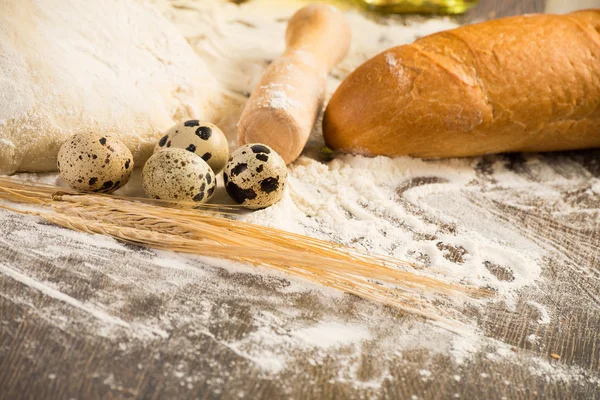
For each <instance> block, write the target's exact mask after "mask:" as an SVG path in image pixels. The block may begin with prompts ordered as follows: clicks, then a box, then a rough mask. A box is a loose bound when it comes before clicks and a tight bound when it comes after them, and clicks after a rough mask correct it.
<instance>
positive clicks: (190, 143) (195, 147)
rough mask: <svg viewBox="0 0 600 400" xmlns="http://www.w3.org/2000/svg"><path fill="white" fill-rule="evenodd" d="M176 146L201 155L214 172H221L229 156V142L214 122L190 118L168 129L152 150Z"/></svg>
mask: <svg viewBox="0 0 600 400" xmlns="http://www.w3.org/2000/svg"><path fill="white" fill-rule="evenodd" d="M172 147H176V148H179V149H185V150H188V151H191V152H192V153H195V154H197V155H199V156H200V157H202V159H203V160H204V161H206V162H207V163H208V165H210V167H211V168H212V169H213V171H214V173H215V174H218V173H219V172H221V170H222V169H223V167H225V164H226V163H227V157H229V144H228V143H227V138H226V137H225V135H224V134H223V132H222V131H221V130H220V129H219V128H218V127H217V126H216V125H214V124H211V123H210V122H206V121H199V120H197V119H192V120H189V121H185V122H180V123H178V124H177V125H175V126H173V127H172V128H171V129H169V130H168V131H167V132H166V134H165V135H164V136H163V137H162V138H161V139H160V140H159V141H158V143H157V144H156V146H155V147H154V152H155V153H156V152H157V151H160V150H163V149H168V148H172Z"/></svg>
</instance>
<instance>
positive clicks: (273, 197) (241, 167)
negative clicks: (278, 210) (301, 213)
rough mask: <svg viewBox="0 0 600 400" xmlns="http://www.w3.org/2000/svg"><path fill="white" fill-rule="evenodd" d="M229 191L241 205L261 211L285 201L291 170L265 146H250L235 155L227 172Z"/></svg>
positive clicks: (224, 174)
mask: <svg viewBox="0 0 600 400" xmlns="http://www.w3.org/2000/svg"><path fill="white" fill-rule="evenodd" d="M223 180H224V182H225V188H226V189H227V193H229V195H230V196H231V198H232V199H233V200H234V201H235V202H236V203H238V204H241V205H243V206H246V207H248V208H253V209H258V208H264V207H268V206H270V205H273V204H275V203H277V202H278V201H279V200H281V198H282V197H283V193H284V192H285V186H286V182H287V168H286V166H285V162H284V161H283V158H281V156H280V155H279V154H277V153H276V152H275V150H273V149H272V148H270V147H269V146H267V145H264V144H258V143H254V144H247V145H244V146H242V147H240V148H238V149H237V150H236V151H234V152H233V154H232V155H231V158H230V159H229V161H228V162H227V165H226V166H225V170H224V171H223Z"/></svg>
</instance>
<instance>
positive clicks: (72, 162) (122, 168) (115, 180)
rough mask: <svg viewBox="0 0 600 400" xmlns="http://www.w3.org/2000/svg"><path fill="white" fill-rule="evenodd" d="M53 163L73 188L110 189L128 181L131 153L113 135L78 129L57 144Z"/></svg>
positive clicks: (131, 164)
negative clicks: (63, 141)
mask: <svg viewBox="0 0 600 400" xmlns="http://www.w3.org/2000/svg"><path fill="white" fill-rule="evenodd" d="M57 165H58V171H59V173H60V176H61V177H62V178H63V179H64V181H65V182H67V184H68V185H69V186H71V187H72V188H73V189H76V190H80V191H85V192H103V193H110V192H113V191H115V190H117V189H118V188H120V187H121V186H123V185H125V184H126V183H127V181H129V178H130V176H131V172H132V171H133V156H132V154H131V151H129V149H128V148H127V146H125V144H124V143H123V142H121V141H120V140H118V139H116V138H113V137H111V136H107V135H102V134H99V133H94V132H89V133H80V134H76V135H73V136H71V137H70V138H69V139H68V140H67V141H66V142H65V143H63V145H62V146H61V147H60V150H59V152H58V163H57Z"/></svg>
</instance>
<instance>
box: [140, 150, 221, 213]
mask: <svg viewBox="0 0 600 400" xmlns="http://www.w3.org/2000/svg"><path fill="white" fill-rule="evenodd" d="M216 185H217V180H216V178H215V174H214V172H213V171H212V169H211V168H210V167H209V166H208V164H207V163H206V162H205V161H204V160H203V159H202V158H200V157H198V156H197V155H195V154H194V153H191V152H189V151H187V150H184V149H176V148H171V149H166V150H163V151H159V152H158V153H154V155H152V157H150V159H149V160H148V161H146V165H144V169H143V170H142V186H143V188H144V191H145V192H146V194H147V195H148V196H149V197H152V198H155V199H165V200H180V201H193V202H196V203H205V202H207V201H208V200H209V199H210V198H211V197H212V195H213V193H214V191H215V187H216Z"/></svg>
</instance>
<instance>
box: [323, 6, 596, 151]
mask: <svg viewBox="0 0 600 400" xmlns="http://www.w3.org/2000/svg"><path fill="white" fill-rule="evenodd" d="M323 135H324V137H325V142H326V144H327V145H328V146H329V147H330V148H332V149H336V150H340V151H345V152H351V153H357V154H365V155H387V156H400V155H412V156H417V157H423V158H438V157H462V156H474V155H481V154H488V153H500V152H513V151H556V150H570V149H582V148H590V147H600V9H599V10H587V11H579V12H575V13H572V14H567V15H526V16H518V17H510V18H504V19H499V20H494V21H488V22H483V23H479V24H473V25H468V26H463V27H460V28H457V29H453V30H449V31H445V32H440V33H436V34H433V35H430V36H426V37H423V38H421V39H419V40H417V41H415V42H414V43H413V44H411V45H405V46H399V47H395V48H393V49H390V50H387V51H385V52H383V53H381V54H379V55H377V56H376V57H374V58H372V59H371V60H369V61H367V62H366V63H364V64H363V65H362V66H360V67H359V68H358V69H357V70H355V71H354V72H353V73H352V74H350V75H349V76H348V78H347V79H346V80H345V81H344V82H342V84H341V85H340V87H339V88H338V89H337V91H336V92H335V93H334V95H333V97H332V98H331V100H330V102H329V105H328V107H327V109H326V112H325V116H324V120H323Z"/></svg>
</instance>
